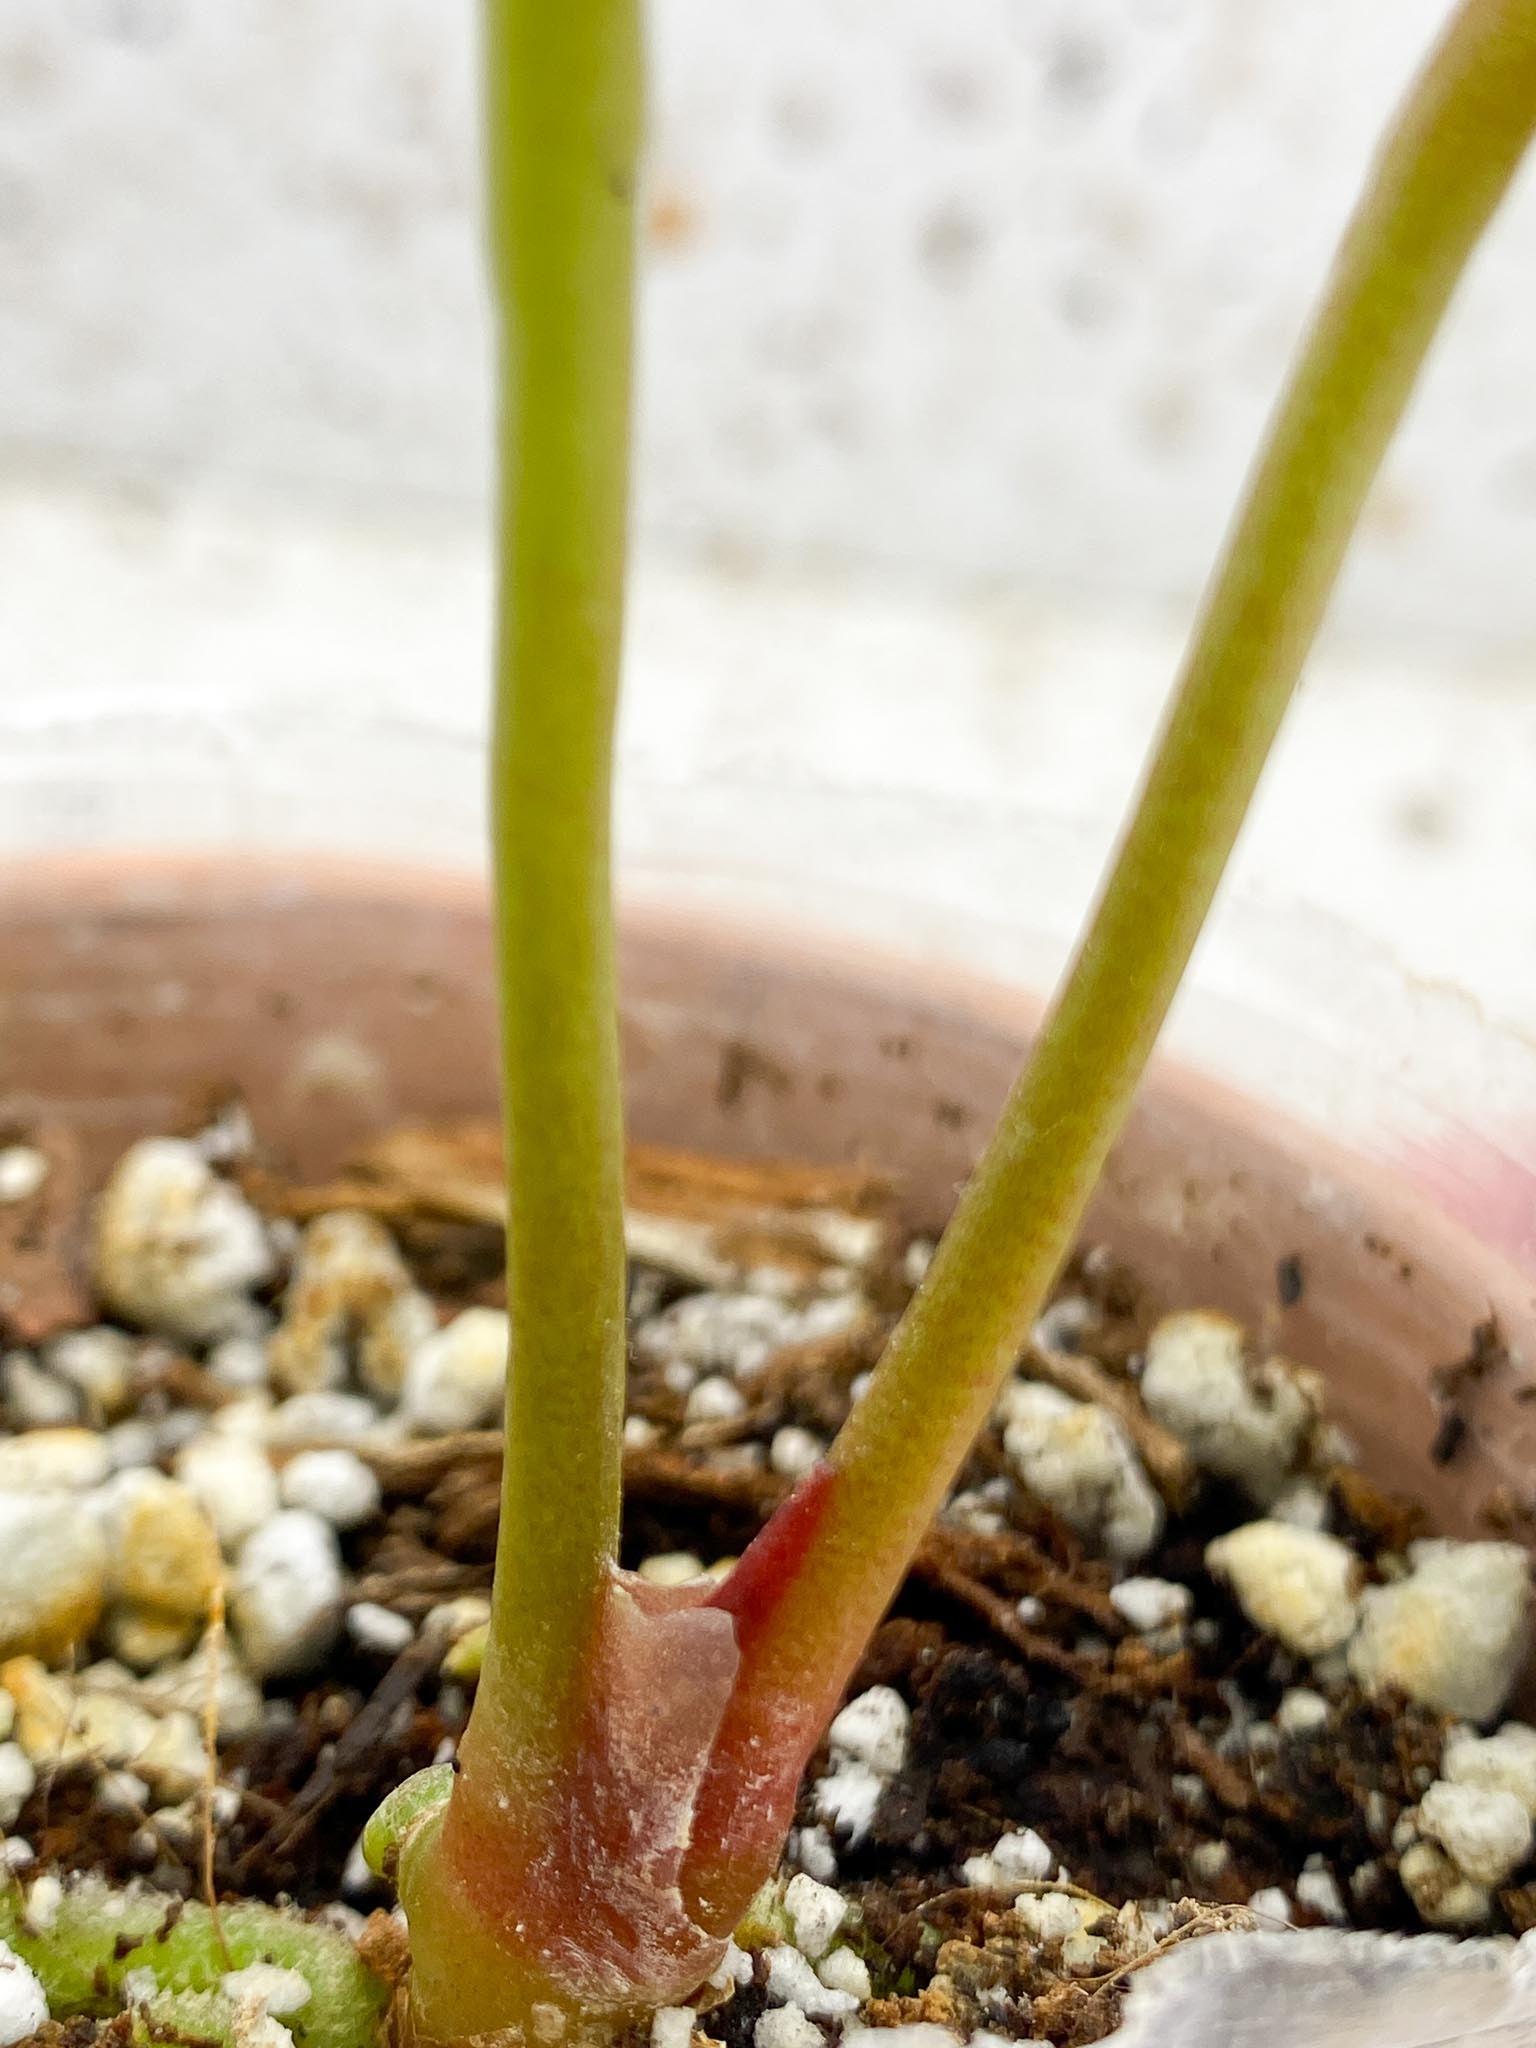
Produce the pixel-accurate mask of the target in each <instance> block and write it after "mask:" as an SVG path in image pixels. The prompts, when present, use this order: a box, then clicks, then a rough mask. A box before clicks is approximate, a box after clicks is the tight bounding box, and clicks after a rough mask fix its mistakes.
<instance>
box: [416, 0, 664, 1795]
mask: <svg viewBox="0 0 1536 2048" xmlns="http://www.w3.org/2000/svg"><path fill="white" fill-rule="evenodd" d="M485 39H486V71H487V77H488V81H489V108H488V116H487V150H488V156H489V189H488V200H489V234H490V250H491V276H492V282H493V286H494V291H495V299H496V312H497V315H498V341H499V357H500V362H499V367H500V422H499V433H498V451H499V471H500V491H499V559H498V564H497V569H498V583H497V592H498V595H497V620H496V708H495V731H494V738H493V755H492V820H493V826H492V829H493V841H494V870H495V883H496V943H497V956H498V964H499V976H500V996H501V1031H502V1092H503V1105H504V1114H505V1120H506V1157H507V1183H508V1196H509V1221H508V1228H507V1306H508V1309H509V1312H510V1316H511V1325H512V1358H511V1369H510V1375H509V1388H508V1398H507V1431H506V1441H507V1448H506V1466H505V1478H504V1481H503V1491H502V1512H501V1530H500V1535H499V1538H498V1543H497V1557H496V1586H495V1594H494V1613H493V1617H492V1627H491V1643H490V1647H489V1649H488V1652H487V1658H486V1671H485V1679H484V1682H483V1683H482V1686H481V1691H480V1701H481V1703H482V1707H481V1709H477V1712H480V1711H482V1710H483V1714H484V1715H485V1716H490V1717H494V1719H495V1721H496V1723H497V1727H496V1731H495V1739H496V1741H497V1742H498V1743H501V1744H506V1745H510V1746H512V1747H513V1749H514V1750H515V1753H517V1754H518V1755H519V1756H520V1757H521V1758H522V1760H523V1764H524V1767H525V1768H528V1769H531V1770H537V1769H538V1768H539V1767H540V1764H541V1762H542V1763H543V1764H547V1765H550V1766H553V1765H556V1764H558V1762H559V1761H561V1759H562V1757H563V1754H564V1751H565V1749H566V1748H567V1747H568V1745H569V1742H570V1740H571V1730H572V1728H573V1726H574V1723H575V1719H576V1716H575V1713H574V1711H573V1709H574V1705H575V1703H576V1702H577V1699H578V1695H579V1690H580V1686H581V1680H582V1672H583V1666H584V1659H585V1656H586V1651H587V1645H588V1641H589V1637H590V1634H591V1629H592V1626H593V1623H594V1619H595V1615H596V1612H597V1601H598V1597H599V1593H600V1590H601V1586H602V1581H603V1574H604V1569H605V1566H606V1565H607V1563H608V1561H609V1560H610V1559H611V1558H612V1557H613V1556H614V1554H615V1550H616V1545H617V1538H618V1520H619V1495H620V1484H621V1465H620V1435H621V1431H622V1428H623V1402H624V1231H623V1206H622V1205H623V1132H622V1115H621V1107H620V1097H619V1060H618V1042H617V1029H616V1024H615V998H614V970H613V934H612V913H611V908H610V880H609V832H610V818H609V812H610V776H611V760H612V741H613V723H614V712H615V705H616V699H617V692H618V676H619V659H620V644H621V638H622V628H623V602H624V564H625V537H626V526H627V512H628V496H629V422H630V358H631V319H632V315H631V304H632V295H633V270H634V191H635V178H636V160H637V153H638V146H639V136H640V125H641V68H642V67H641V53H640V34H639V22H638V8H637V0H558V4H554V5H552V4H550V0H488V4H487V6H486V8H485ZM447 1056H449V1057H451V1050H450V1051H449V1053H448V1054H447Z"/></svg>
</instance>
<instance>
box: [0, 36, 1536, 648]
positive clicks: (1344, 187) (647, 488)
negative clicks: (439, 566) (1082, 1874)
mask: <svg viewBox="0 0 1536 2048" xmlns="http://www.w3.org/2000/svg"><path fill="white" fill-rule="evenodd" d="M1443 12H1444V0H1391V4H1389V5H1384V4H1382V0H950V4H947V5H942V6H941V5H935V4H934V0H776V4H775V5H773V6H770V7H753V8H747V7H743V6H741V5H739V4H732V0H656V5H655V6H654V8H653V24H654V26H653V43H654V51H655V102H656V115H655V124H654V125H655V141H654V151H653V162H652V170H651V180H650V199H649V206H648V233H647V251H648V257H649V265H648V277H647V295H646V315H645V347H644V404H643V419H644V460H643V464H642V469H641V503H642V508H643V531H644V534H645V536H646V538H647V540H648V541H652V542H662V543H672V542H678V543H685V544H687V545H689V546H690V547H694V548H698V549H701V550H703V551H706V552H708V553H711V554H713V555H715V556H717V557H719V556H724V557H728V558H729V559H730V560H731V561H733V562H735V563H738V564H739V563H742V562H746V563H751V564H760V563H762V562H763V561H765V560H766V561H767V562H768V563H770V564H772V563H776V562H781V561H785V560H792V561H795V562H799V563H804V562H807V561H809V562H814V563H818V564H819V563H825V562H827V561H828V560H832V561H838V562H846V561H852V562H854V563H858V564H864V563H873V564H876V565H878V566H880V567H882V568H885V569H889V570H891V571H894V572H895V573H896V574H898V575H900V576H901V577H903V578H906V577H909V576H910V575H911V574H913V573H914V572H915V573H918V574H925V575H927V574H931V575H933V576H936V577H942V578H946V579H953V580H958V581H959V582H962V583H970V584H975V583H985V584H995V583H997V582H998V581H1002V582H1005V583H1007V584H1009V585H1012V586H1015V587H1018V588H1021V589H1024V590H1034V591H1045V592H1051V593H1063V594H1066V595H1067V596H1068V597H1069V598H1071V599H1072V600H1074V601H1076V600H1082V601H1084V602H1089V603H1091V604H1093V605H1094V606H1099V605H1106V604H1107V605H1111V606H1118V605H1123V604H1125V603H1127V602H1143V601H1146V600H1154V601H1158V600H1168V601H1171V602H1172V603H1173V604H1174V605H1175V606H1177V607H1181V608H1182V607H1183V606H1184V605H1186V604H1187V603H1188V601H1189V599H1190V597H1191V595H1192V593H1193V592H1194V590H1195V589H1196V588H1197V586H1198V583H1199V581H1200V578H1201V576H1202V574H1203V571H1204V568H1205V565H1206V562H1207V560H1208V557H1209V554H1210V551H1211V548H1212V545H1213V543H1214V540H1215V537H1216V535H1217V533H1218V531H1219V528H1220V524H1221V521H1222V519H1223V516H1224V514H1225V511H1226V508H1227V506H1228V503H1229V501H1230V498H1231V494H1232V491H1233V489H1234V486H1235V484H1236V481H1237V479H1238V478H1239V476H1240V474H1241V472H1242V468H1243V465H1244V462H1245V459H1246V456H1247V452H1248V450H1249V448H1250V446H1251V443H1252V438H1253V435H1254V432H1255V429H1256V427H1257V424H1258V422H1259V420H1260V419H1261V417H1262V414H1263V412H1264V409H1265V407H1266V406H1267V404H1268V403H1269V401H1270V398H1271V396H1272V394H1273V392H1274V390H1275V386H1276V383H1277V380H1278V377H1279V375H1280V372H1281V369H1282V366H1283V364H1284V361H1285V358H1286V355H1287V351H1288V349H1289V348H1290V345H1291V343H1292V340H1293V338H1294V336H1295V334H1296V331H1297V327H1298V323H1299V322H1300V320H1301V318H1302V315H1303V312H1304V310H1305V308H1306V305H1307V303H1308V301H1309V298H1310V296H1311V294H1312V292H1313V290H1314V286H1315V281H1316V278H1317V275H1318V269H1319V265H1320V263H1321V261H1322V260H1323V258H1324V256H1325V255H1326V252H1327V251H1328V249H1329V247H1330V245H1331V243H1332V241H1333V239H1334V237H1335V235H1336V233H1337V231H1338V228H1339V226H1340V224H1341V221H1342V219H1343V216H1344V212H1345V209H1346V207H1347V205H1348V202H1349V199H1350V196H1351V194H1352V193H1353V191H1354V190H1355V188H1356V185H1357V182H1358V180H1359V177H1360V174H1361V170H1362V167H1363V165H1364V162H1365V159H1366V155H1367V152H1368V149H1369V146H1370V142H1371V138H1372V136H1373V134H1374V132H1375V131H1376V129H1377V128H1378V126H1379V124H1380V122H1381V120H1382V118H1383V116H1384V113H1385V111H1386V110H1387V108H1388V107H1389V106H1390V105H1391V103H1392V100H1393V98H1394V96H1395V94H1396V93H1397V91H1398V89H1399V87H1400V85H1401V83H1402V81H1403V79H1404V78H1405V76H1406V74H1407V73H1408V71H1409V69H1410V67H1411V65H1412V64H1413V62H1414V61H1415V59H1416V58H1417V56H1418V54H1419V53H1420V52H1421V51H1422V49H1423V48H1424V46H1425V44H1426V42H1427V40H1428V38H1429V36H1430V35H1431V33H1432V31H1433V29H1434V26H1435V24H1436V23H1437V21H1438V20H1439V19H1440V17H1441V16H1442V14H1443ZM474 14H475V10H474V7H473V5H472V4H471V0H217V4H208V0H204V4H201V5H199V4H196V0H0V278H3V289H0V365H3V374H0V453H3V456H4V460H5V464H6V467H7V469H8V470H9V471H10V472H11V473H12V474H14V473H15V471H16V469H17V467H18V465H27V466H29V467H30V468H31V470H32V471H33V473H35V474H44V475H47V474H54V475H57V474H59V473H61V472H65V471H67V470H70V469H79V468H81V467H85V468H90V469H93V470H97V471H101V470H108V471H112V472H117V473H119V474H127V475H130V476H132V477H134V478H136V479H139V480H144V481H148V482H151V483H154V484H156V485H160V486H164V487H167V488H171V489H180V488H186V487H190V486H194V485H195V486H198V487H204V486H208V485H213V486H215V487H218V488H223V487H225V486H235V487H238V488H247V489H249V488H251V487H253V486H260V487H263V488H269V489H275V490H277V491H279V492H286V493H290V494H293V495H295V496H300V497H303V498H304V499H305V500H306V501H308V502H313V501H314V498H315V495H316V493H318V492H330V493H333V494H335V495H336V496H337V498H338V499H339V500H342V501H346V500H351V501H352V502H353V503H359V502H360V503H363V504H365V505H367V506H369V507H371V508H378V507H379V506H380V504H381V502H387V504H388V507H389V509H390V510H391V511H395V512H399V511H406V512H409V511H411V510H412V509H413V508H414V509H416V510H419V511H422V512H424V513H425V514H426V515H428V516H430V517H432V518H435V519H436V518H442V517H445V516H446V517H453V516H455V515H457V514H459V513H461V512H462V513H467V514H471V515H477V514H478V510H479V507H480V504H481V502H482V498H483V489H484V470H485V463H484V447H485V421H486V396H485V378H484V374H483V363H484V342H485V333H484V308H483V301H482V293H481V288H480V280H479V275H478V271H477V264H476V255H477V252H476V246H475V236H474V232H473V220H474V213H475V205H476V180H475V167H474V123H475V111H476V106H475V93H474V86H473V77H472V66H473V41H474V36H473V23H474ZM1533 250H1536V190H1532V189H1527V190H1526V191H1525V192H1524V193H1523V194H1522V195H1521V197H1520V200H1519V202H1518V204H1517V205H1516V206H1514V207H1512V208H1511V210H1510V213H1509V216H1508V218H1507V219H1506V221H1505V222H1504V224H1503V227H1502V229H1501V231H1500V233H1499V236H1498V238H1497V241H1496V243H1495V244H1494V245H1493V246H1492V247H1490V249H1489V250H1488V252H1487V255H1486V258H1485V260H1484V261H1483V262H1482V264H1481V265H1480V268H1479V273H1478V276H1477V278H1476V280H1475V282H1474V284H1473V287H1472V289H1471V290H1470V291H1469V292H1468V294H1467V297H1466V302H1465V305H1464V307H1463V308H1462V310H1461V311H1460V313H1459V315H1458V317H1457V319H1456V321H1455V325H1454V329H1453V332H1452V333H1451V334H1450V336H1449V337H1448V339H1447V347H1446V349H1445V351H1444V357H1443V360H1442V362H1441V363H1440V364H1439V366H1438V367H1437V369H1436V372H1435V374H1434V376H1433V378H1432V380H1431V383H1430V386H1429V388H1428V389H1427V391H1426V392H1425V395H1424V399H1423V403H1422V404H1421V406H1420V408H1419V410H1418V415H1417V417H1416V419H1415V422H1414V425H1413V429H1412V431H1411V433H1410V434H1409V435H1408V437H1407V438H1406V440H1405V442H1404V444H1403V446H1402V448H1401V450H1400V452H1399V453H1398V455H1397V456H1396V458H1395V459H1394V461H1393V465H1392V471H1391V475H1390V477H1389V478H1388V479H1387V481H1386V483H1385V484H1384V486H1383V488H1382V490H1381V492H1380V494H1379V497H1378V500H1377V504H1376V507H1375V509H1374V512H1373V516H1372V519H1371V522H1370V526H1369V530H1368V532H1367V534H1366V535H1365V537H1364V539H1363V542H1362V545H1361V547H1360V550H1359V558H1358V561H1357V564H1356V566H1355V569H1354V571H1353V573H1352V577H1351V587H1350V591H1349V595H1348V603H1347V610H1346V613H1345V617H1346V619H1347V620H1348V621H1349V622H1350V623H1352V624H1354V625H1356V626H1359V627H1362V628H1365V629H1369V630H1373V631H1382V632H1386V633H1393V634H1398V633H1408V632H1416V631H1419V630H1421V629H1422V628H1424V627H1425V626H1426V625H1428V626H1434V627H1438V628H1443V629H1445V630H1446V631H1448V632H1449V633H1452V634H1454V635H1455V636H1457V637H1458V638H1460V639H1462V640H1464V641H1465V640H1470V639H1477V640H1482V641H1494V642H1498V641H1503V642H1506V643H1507V642H1512V641H1518V640H1523V639H1525V638H1527V637H1528V636H1532V635H1536V575H1533V574H1532V573H1531V568H1530V564H1531V557H1532V549H1533V546H1536V390H1533V387H1532V379H1531V377H1530V374H1529V364H1530V362H1531V360H1532V355H1533V350H1536V262H1533V261H1532V260H1531V259H1532V251H1533Z"/></svg>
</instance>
